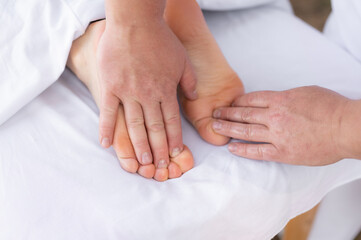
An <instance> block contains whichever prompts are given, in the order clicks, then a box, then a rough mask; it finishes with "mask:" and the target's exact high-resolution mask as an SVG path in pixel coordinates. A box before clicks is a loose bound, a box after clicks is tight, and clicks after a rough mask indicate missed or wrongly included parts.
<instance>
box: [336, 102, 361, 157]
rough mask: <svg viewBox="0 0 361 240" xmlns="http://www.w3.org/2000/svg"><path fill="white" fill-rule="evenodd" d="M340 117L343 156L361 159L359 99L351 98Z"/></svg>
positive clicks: (360, 104) (360, 108) (360, 105)
mask: <svg viewBox="0 0 361 240" xmlns="http://www.w3.org/2000/svg"><path fill="white" fill-rule="evenodd" d="M343 112H344V113H343V115H342V117H341V118H340V119H341V120H340V126H341V127H340V135H341V137H340V140H341V148H342V151H343V152H344V156H345V158H355V159H361V100H351V101H349V103H348V104H347V105H346V107H345V110H344V111H343Z"/></svg>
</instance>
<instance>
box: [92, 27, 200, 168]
mask: <svg viewBox="0 0 361 240" xmlns="http://www.w3.org/2000/svg"><path fill="white" fill-rule="evenodd" d="M97 67H98V72H99V79H100V82H99V86H100V89H101V100H100V141H101V143H102V145H103V146H104V147H109V146H110V145H111V144H112V141H113V132H114V126H115V122H116V118H117V111H118V109H119V104H120V103H121V104H123V106H124V110H125V116H126V123H127V127H128V131H129V135H130V139H131V141H132V144H133V146H134V150H135V152H136V156H137V159H138V160H139V162H140V163H141V164H143V165H147V164H151V163H152V162H153V158H154V163H155V165H156V167H158V168H167V166H168V164H169V155H171V156H172V157H175V156H176V155H178V154H179V153H180V152H182V150H183V142H182V132H181V120H180V113H179V108H178V102H177V94H176V93H177V86H178V84H179V83H180V86H181V87H182V89H183V91H184V94H185V95H186V97H188V98H190V99H195V98H196V97H197V95H196V93H195V86H196V82H195V77H194V74H193V71H192V68H191V66H190V64H189V62H188V59H187V56H186V53H185V49H184V47H183V46H182V45H181V43H180V42H179V40H178V39H177V38H176V37H175V35H174V34H173V32H172V31H171V30H170V29H169V28H168V26H167V25H166V23H165V22H164V21H153V22H149V24H147V26H146V27H145V26H142V27H137V26H129V27H119V26H114V25H111V24H109V25H107V26H106V28H105V31H104V33H103V34H102V36H101V38H100V40H99V45H98V49H97ZM152 153H153V155H152Z"/></svg>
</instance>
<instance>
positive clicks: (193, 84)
mask: <svg viewBox="0 0 361 240" xmlns="http://www.w3.org/2000/svg"><path fill="white" fill-rule="evenodd" d="M180 86H181V88H182V90H183V93H184V96H185V97H186V98H188V99H189V100H196V99H197V98H198V94H197V78H196V75H195V73H194V69H193V66H192V65H191V62H190V61H189V59H188V58H187V60H186V62H185V67H184V73H183V76H182V78H181V80H180Z"/></svg>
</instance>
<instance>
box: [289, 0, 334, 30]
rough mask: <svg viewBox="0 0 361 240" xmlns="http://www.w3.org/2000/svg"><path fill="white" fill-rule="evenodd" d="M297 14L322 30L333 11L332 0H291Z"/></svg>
mask: <svg viewBox="0 0 361 240" xmlns="http://www.w3.org/2000/svg"><path fill="white" fill-rule="evenodd" d="M290 1H291V3H292V5H293V8H294V10H295V13H296V15H297V16H299V17H300V18H302V19H303V20H304V21H306V22H308V23H309V24H311V25H312V26H314V27H315V28H317V29H318V30H322V29H323V26H324V24H325V21H326V19H327V17H328V15H329V14H330V12H331V3H330V0H290Z"/></svg>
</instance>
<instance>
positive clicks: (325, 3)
mask: <svg viewBox="0 0 361 240" xmlns="http://www.w3.org/2000/svg"><path fill="white" fill-rule="evenodd" d="M360 1H361V0H360ZM290 2H291V3H292V6H293V9H294V11H295V14H296V15H297V16H298V17H300V18H301V19H302V20H304V21H305V22H307V23H308V24H310V25H312V26H313V27H315V28H316V29H318V30H319V31H322V29H323V27H324V25H325V22H326V20H327V17H328V16H329V14H330V13H331V3H330V0H290ZM316 212H317V207H315V208H314V209H312V210H310V211H309V212H307V213H305V214H303V215H301V216H299V217H297V218H295V219H293V220H291V221H290V222H289V224H288V225H287V227H286V228H285V229H284V231H283V234H280V235H282V236H283V237H275V238H274V240H280V239H282V240H306V239H307V236H308V233H309V231H310V229H311V227H312V223H313V220H314V216H315V214H316ZM320 240H321V239H320ZM322 240H323V239H322ZM355 240H361V233H360V234H359V236H357V237H356V238H355Z"/></svg>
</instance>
